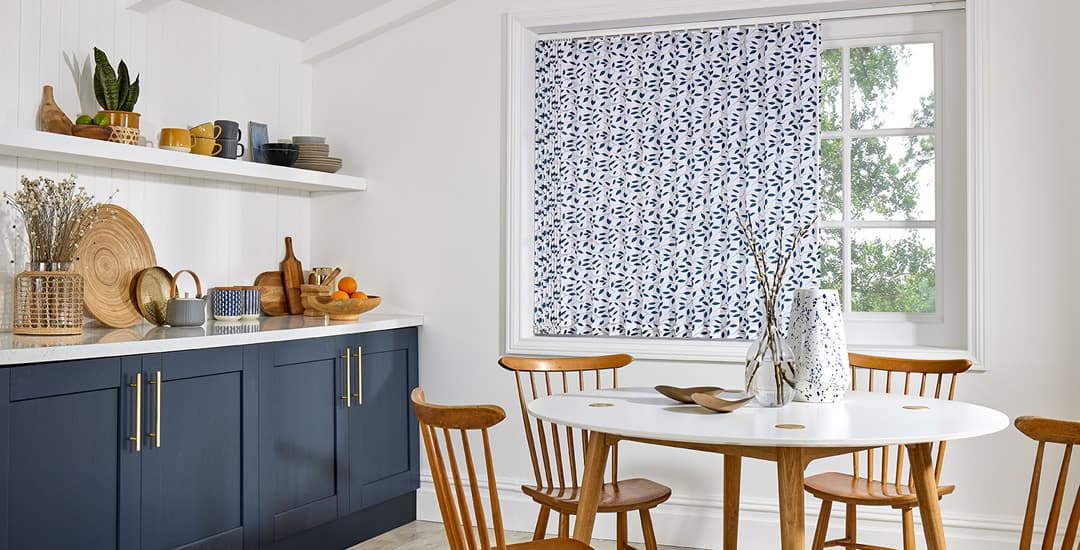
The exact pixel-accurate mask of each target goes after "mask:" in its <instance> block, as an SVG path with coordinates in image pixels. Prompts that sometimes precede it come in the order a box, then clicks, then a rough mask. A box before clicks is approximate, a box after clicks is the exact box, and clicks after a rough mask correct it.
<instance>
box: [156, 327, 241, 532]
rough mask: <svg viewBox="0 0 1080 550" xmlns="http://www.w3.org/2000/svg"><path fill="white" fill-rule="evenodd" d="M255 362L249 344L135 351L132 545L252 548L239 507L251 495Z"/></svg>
mask: <svg viewBox="0 0 1080 550" xmlns="http://www.w3.org/2000/svg"><path fill="white" fill-rule="evenodd" d="M256 359H257V350H256V349H255V348H254V347H247V348H241V347H229V348H212V349H205V350H193V351H182V352H175V353H167V354H155V355H146V356H143V361H142V366H143V371H144V376H145V377H146V378H147V396H146V398H145V399H144V401H143V402H144V408H145V410H146V412H145V418H146V426H145V429H144V430H143V431H144V440H143V445H144V447H143V452H142V453H141V454H142V483H141V488H142V498H141V501H142V515H141V519H142V529H141V534H142V537H141V538H142V544H141V545H140V548H143V549H146V550H168V549H173V548H185V549H195V548H255V547H256V546H257V536H256V532H255V531H256V530H255V525H256V523H257V517H256V515H255V510H254V508H253V507H246V506H245V505H244V502H245V500H246V499H247V500H249V501H253V497H254V496H255V495H256V494H257V493H256V490H257V489H256V482H257V474H256V470H257V468H258V458H257V456H256V453H257V452H258V447H257V440H256V438H255V437H254V434H255V432H256V430H257V415H256V409H255V405H256V403H257V391H258V385H257V380H256V378H255V373H256V372H257V369H256V365H257V363H256ZM159 379H160V383H159V382H158V380H159ZM159 389H160V391H159ZM249 434H250V435H249ZM249 508H250V509H249Z"/></svg>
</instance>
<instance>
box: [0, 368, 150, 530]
mask: <svg viewBox="0 0 1080 550" xmlns="http://www.w3.org/2000/svg"><path fill="white" fill-rule="evenodd" d="M138 364H139V358H138V357H130V358H123V359H121V358H108V359H93V360H86V361H71V362H64V363H53V364H43V365H27V366H22V367H11V368H7V369H0V371H2V374H0V389H3V390H4V391H3V393H2V394H0V442H3V444H4V446H5V447H6V449H5V451H4V452H3V453H0V455H2V458H0V495H2V496H3V498H0V548H3V549H11V550H15V549H22V548H34V549H40V550H45V549H50V548H58V549H59V548H136V547H138V526H139V518H138V514H139V510H138V483H139V461H138V454H137V453H136V452H135V449H134V444H133V443H132V442H129V441H128V439H127V438H128V436H130V435H134V433H135V416H136V414H137V411H136V408H135V406H134V404H135V399H136V392H135V390H134V388H129V387H128V385H127V383H129V382H130V383H132V384H134V382H135V376H136V374H137V372H138Z"/></svg>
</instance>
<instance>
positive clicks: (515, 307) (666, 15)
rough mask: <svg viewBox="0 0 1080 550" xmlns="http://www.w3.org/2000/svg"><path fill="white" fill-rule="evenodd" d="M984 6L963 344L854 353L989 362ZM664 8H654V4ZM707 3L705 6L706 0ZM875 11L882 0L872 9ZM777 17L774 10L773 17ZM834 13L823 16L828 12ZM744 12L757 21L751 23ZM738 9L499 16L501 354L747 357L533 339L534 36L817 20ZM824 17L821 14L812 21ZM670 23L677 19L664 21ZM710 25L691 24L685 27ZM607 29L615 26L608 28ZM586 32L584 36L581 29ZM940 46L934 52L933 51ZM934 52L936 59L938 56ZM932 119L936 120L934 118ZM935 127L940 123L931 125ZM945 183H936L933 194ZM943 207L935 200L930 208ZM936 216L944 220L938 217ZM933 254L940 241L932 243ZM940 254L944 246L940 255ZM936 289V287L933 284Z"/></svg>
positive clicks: (975, 41)
mask: <svg viewBox="0 0 1080 550" xmlns="http://www.w3.org/2000/svg"><path fill="white" fill-rule="evenodd" d="M988 2H989V0H967V1H966V2H965V3H964V4H965V8H966V15H965V18H966V50H967V54H966V55H967V63H966V65H967V66H966V71H965V72H966V75H967V79H966V80H967V97H966V104H967V113H968V116H967V122H966V124H967V136H966V137H967V140H966V143H967V145H966V152H967V159H966V163H965V164H966V168H967V170H966V186H965V193H964V203H965V204H964V208H965V210H966V214H967V216H966V228H965V229H966V231H965V232H964V233H965V235H964V237H963V239H964V240H963V244H964V245H965V246H963V247H962V248H965V249H966V254H965V257H964V258H963V259H961V260H960V261H961V262H962V263H963V264H965V265H966V268H967V271H966V274H967V277H966V279H967V280H966V283H967V284H966V289H964V291H963V292H964V295H965V297H966V300H965V301H966V304H965V307H964V308H963V311H961V312H960V313H959V314H960V315H963V316H964V318H965V321H966V324H965V330H964V333H965V334H964V338H963V340H964V341H963V342H962V344H960V345H957V346H952V347H921V346H897V345H889V344H887V345H882V346H859V345H851V346H850V348H851V349H852V350H858V351H866V352H871V353H879V354H892V355H899V356H906V357H967V358H969V359H972V360H973V361H974V362H975V363H976V366H977V368H982V366H983V365H984V364H985V363H986V357H987V354H988V349H987V342H986V338H985V337H984V335H985V334H986V331H987V319H985V316H984V312H985V307H984V303H985V302H984V299H985V298H984V293H985V288H986V278H987V275H988V274H987V273H986V270H985V265H986V253H987V247H986V244H985V240H984V238H983V235H984V234H985V233H984V230H983V228H984V225H985V212H986V204H985V203H986V192H985V191H984V190H985V189H986V188H987V186H988V182H987V180H988V177H989V171H988V170H987V169H986V163H987V158H986V154H985V151H986V141H987V137H986V127H987V121H986V102H985V100H984V99H983V95H982V94H984V90H985V86H983V85H982V84H983V83H984V82H985V81H986V77H985V67H986V60H985V48H984V45H985V43H986V40H987V39H986V29H985V27H986V16H985V10H986V4H987V3H988ZM658 4H661V5H658ZM705 4H708V3H707V2H706V3H705ZM835 4H836V5H837V7H838V8H850V9H847V10H845V11H844V12H843V13H844V15H845V16H847V17H855V16H860V15H887V14H890V13H892V14H896V13H909V12H912V11H934V10H936V9H943V8H945V9H955V7H956V4H958V3H957V2H953V3H949V4H944V5H943V4H918V5H913V6H895V3H894V2H890V3H888V4H890V5H889V6H888V7H878V6H875V5H874V4H875V2H869V1H862V2H858V1H856V2H851V1H848V2H836V3H835ZM879 5H880V2H879ZM778 10H779V11H778ZM836 13H837V12H835V11H834V12H830V14H833V15H835V14H836ZM747 15H752V16H754V17H753V18H752V19H751V18H748V17H747ZM756 15H758V14H747V12H746V11H745V10H742V11H739V12H734V11H733V12H728V13H722V12H721V13H717V12H715V11H711V12H706V11H703V4H702V2H700V1H697V0H669V1H668V2H664V3H657V2H652V1H648V0H643V1H641V2H627V3H624V5H620V6H619V7H618V8H598V7H595V6H594V7H591V8H588V9H586V8H578V9H574V8H569V9H561V10H557V9H541V10H533V11H521V12H514V13H508V14H506V16H505V18H504V30H505V32H504V38H505V46H506V47H505V51H506V56H505V58H504V62H505V69H504V70H505V73H504V85H505V96H504V117H503V120H504V128H503V136H504V144H505V151H504V160H505V162H504V166H503V172H504V181H505V182H506V189H505V200H506V214H505V216H504V227H505V240H504V246H505V252H504V255H505V257H504V269H505V271H504V285H505V286H504V294H503V297H504V306H505V309H504V312H505V319H504V323H503V326H504V331H505V332H504V341H503V345H502V348H503V351H504V352H505V353H508V354H535V355H580V354H600V353H615V352H618V353H629V354H632V355H634V356H635V357H637V358H640V359H660V360H674V361H706V362H734V363H739V362H742V361H743V360H744V357H745V354H746V349H747V345H748V344H747V342H745V341H738V340H684V339H643V338H620V337H582V336H573V337H562V336H537V335H535V334H533V324H532V317H533V285H532V269H533V267H532V266H533V257H532V253H533V248H534V246H533V245H534V243H533V234H532V224H533V211H532V207H533V195H532V187H533V139H534V138H533V116H534V111H533V106H534V97H533V92H534V81H533V78H534V59H533V56H534V48H535V43H536V40H537V38H538V36H541V34H543V35H544V36H545V37H550V34H551V33H561V34H560V36H564V35H565V36H569V35H573V34H575V33H576V34H589V35H596V34H613V33H614V32H626V31H627V30H628V29H629V28H634V29H639V28H641V27H644V26H645V25H652V26H650V27H648V30H649V31H655V30H664V29H667V28H671V29H674V28H696V27H714V26H720V25H721V24H723V25H738V24H752V23H765V22H772V21H785V20H791V19H798V18H803V19H814V18H816V17H815V15H814V14H805V13H800V12H798V6H793V7H791V8H790V9H789V10H787V11H786V12H785V11H783V10H782V9H780V8H777V9H776V10H771V11H770V13H768V14H764V15H763V16H756ZM818 15H822V14H818ZM672 21H679V22H677V23H671V22H672ZM693 21H697V22H707V23H693V24H687V23H686V22H693ZM611 29H621V30H618V31H612V30H611ZM583 30H585V32H582V31H583ZM937 51H938V48H935V52H937ZM935 55H936V53H935ZM935 122H936V121H935ZM935 125H936V126H939V124H935ZM942 187H943V186H941V185H938V186H937V188H938V189H939V190H940V189H941V188H942ZM937 202H938V204H939V205H940V204H941V201H940V200H939V201H937ZM935 216H936V218H935V219H941V214H940V213H937V214H935ZM938 246H939V247H940V243H939V245H938ZM938 250H941V248H938ZM939 286H940V285H939Z"/></svg>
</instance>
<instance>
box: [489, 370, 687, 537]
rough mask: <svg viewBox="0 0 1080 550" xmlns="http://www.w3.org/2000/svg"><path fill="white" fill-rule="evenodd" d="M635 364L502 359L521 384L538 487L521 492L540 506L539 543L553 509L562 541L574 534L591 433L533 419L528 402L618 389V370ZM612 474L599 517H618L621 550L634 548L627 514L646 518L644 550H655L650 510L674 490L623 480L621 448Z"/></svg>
mask: <svg viewBox="0 0 1080 550" xmlns="http://www.w3.org/2000/svg"><path fill="white" fill-rule="evenodd" d="M633 360H634V358H633V357H630V356H629V355H624V354H619V355H603V356H597V357H562V358H556V359H551V358H539V357H509V356H508V357H503V358H501V359H499V364H500V365H502V367H503V368H505V369H507V370H511V371H514V376H515V377H516V379H517V389H518V402H519V403H520V404H521V419H522V421H523V422H524V424H525V440H526V442H527V443H528V445H529V454H530V458H531V459H532V467H533V474H534V476H535V481H536V484H535V485H522V487H521V490H522V491H523V492H524V493H525V494H526V495H529V497H531V498H532V499H533V500H534V501H535V502H536V503H537V504H539V505H540V513H539V515H538V517H537V518H536V529H535V530H534V531H533V538H534V539H535V540H539V539H541V538H543V537H544V533H546V532H547V525H548V518H549V516H550V514H551V512H552V511H553V510H554V511H555V512H556V513H558V514H559V536H561V537H565V536H568V535H569V532H570V516H571V515H574V514H576V513H577V506H578V497H579V491H580V484H581V479H580V477H581V475H582V474H583V473H584V461H585V450H586V447H587V445H588V441H589V433H588V432H587V431H586V430H576V429H573V428H570V427H568V426H558V425H556V424H553V423H550V422H544V421H542V420H540V419H539V418H536V419H532V420H530V419H529V413H528V410H527V407H528V403H529V402H530V401H532V400H533V399H537V398H539V397H544V396H548V395H553V394H559V393H571V392H581V391H586V390H593V389H597V390H599V389H604V388H617V387H618V386H619V375H618V370H619V369H620V368H622V367H625V366H626V365H629V364H630V362H631V361H633ZM534 423H535V429H534V427H533V426H534ZM575 437H577V442H575ZM578 443H580V448H579V447H578ZM541 466H543V469H541ZM610 469H611V482H609V483H605V484H604V486H603V488H602V489H601V492H600V504H599V506H598V508H597V512H598V513H614V514H615V518H616V522H615V525H616V531H615V533H616V537H615V538H616V548H617V550H624V549H627V548H630V549H632V547H631V546H629V545H628V544H627V514H628V513H629V512H632V511H635V510H636V511H637V512H638V515H639V517H640V518H641V532H642V534H643V535H644V538H645V548H646V549H647V550H656V533H655V532H653V525H652V517H651V516H650V514H649V511H650V510H651V509H652V508H655V507H656V506H658V505H659V504H661V503H662V502H664V501H666V500H667V499H668V498H670V497H671V489H670V488H669V487H667V486H664V485H661V484H659V483H656V482H655V481H651V480H648V479H643V478H633V479H619V450H618V446H617V445H614V446H612V448H611V468H610Z"/></svg>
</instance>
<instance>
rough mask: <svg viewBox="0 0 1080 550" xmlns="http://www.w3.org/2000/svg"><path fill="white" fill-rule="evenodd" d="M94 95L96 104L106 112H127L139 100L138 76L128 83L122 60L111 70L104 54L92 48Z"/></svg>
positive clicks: (126, 69) (124, 64) (126, 70)
mask: <svg viewBox="0 0 1080 550" xmlns="http://www.w3.org/2000/svg"><path fill="white" fill-rule="evenodd" d="M94 63H95V65H96V66H95V67H94V95H95V96H96V97H97V101H98V104H99V105H101V108H102V109H105V110H106V111H128V112H131V110H132V109H134V108H135V102H136V101H138V100H139V76H138V75H137V76H136V77H135V82H131V81H130V77H129V76H128V67H127V64H126V63H124V61H123V60H120V65H118V66H117V67H116V70H115V71H114V70H113V67H112V64H111V63H109V58H108V56H106V55H105V52H103V51H101V50H99V49H97V48H94Z"/></svg>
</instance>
